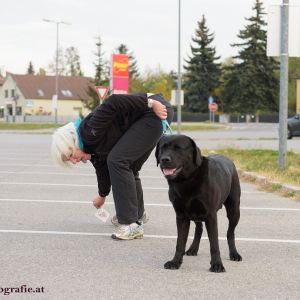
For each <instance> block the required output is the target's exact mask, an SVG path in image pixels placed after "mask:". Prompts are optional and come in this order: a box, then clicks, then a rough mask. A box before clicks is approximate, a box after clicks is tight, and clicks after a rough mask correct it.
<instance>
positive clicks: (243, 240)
mask: <svg viewBox="0 0 300 300" xmlns="http://www.w3.org/2000/svg"><path fill="white" fill-rule="evenodd" d="M0 233H3V234H6V233H8V234H9V233H10V234H11V233H18V234H49V235H77V236H78V235H79V236H111V233H99V232H78V231H53V230H51V231H48V230H14V229H0ZM144 237H145V238H154V239H176V238H177V236H175V235H144ZM189 239H193V237H192V236H189ZM202 239H203V240H207V239H208V238H207V237H202ZM219 240H220V241H227V239H226V238H225V237H219ZM236 241H242V242H262V243H290V244H300V240H283V239H256V238H236Z"/></svg>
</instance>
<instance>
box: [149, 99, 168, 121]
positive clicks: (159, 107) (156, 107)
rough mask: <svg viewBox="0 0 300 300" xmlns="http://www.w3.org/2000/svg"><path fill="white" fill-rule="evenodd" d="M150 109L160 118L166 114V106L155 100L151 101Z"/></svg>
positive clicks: (162, 118)
mask: <svg viewBox="0 0 300 300" xmlns="http://www.w3.org/2000/svg"><path fill="white" fill-rule="evenodd" d="M152 110H153V112H154V113H155V114H156V116H158V117H159V118H160V119H161V120H165V119H166V118H167V116H168V113H167V108H166V107H165V105H163V104H161V103H160V102H159V101H157V100H153V101H152Z"/></svg>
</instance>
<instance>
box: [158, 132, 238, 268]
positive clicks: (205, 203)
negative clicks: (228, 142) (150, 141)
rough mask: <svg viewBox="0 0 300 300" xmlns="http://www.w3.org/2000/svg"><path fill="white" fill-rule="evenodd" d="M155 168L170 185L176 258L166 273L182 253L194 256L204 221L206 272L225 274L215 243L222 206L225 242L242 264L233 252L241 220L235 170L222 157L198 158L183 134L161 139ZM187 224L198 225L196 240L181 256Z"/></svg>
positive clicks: (169, 264) (179, 259)
mask: <svg viewBox="0 0 300 300" xmlns="http://www.w3.org/2000/svg"><path fill="white" fill-rule="evenodd" d="M155 156H156V159H157V165H158V164H160V168H161V170H162V172H163V174H164V176H165V178H166V179H167V180H168V184H169V198H170V201H171V202H172V204H173V207H174V209H175V212H176V223H177V235H178V236H177V244H176V252H175V256H174V258H173V259H172V260H171V261H168V262H166V263H165V265H164V267H165V268H166V269H179V267H180V265H181V264H182V259H183V256H184V254H186V255H190V256H196V255H197V253H198V249H199V244H200V239H201V235H202V231H203V228H202V222H205V226H206V230H207V233H208V238H209V242H210V253H211V262H210V265H211V267H210V269H209V270H210V271H211V272H225V268H224V266H223V263H222V260H221V257H220V249H219V242H218V224H217V211H218V210H219V209H220V208H222V205H223V204H224V206H225V207H226V212H227V217H228V220H229V227H228V231H227V241H228V245H229V256H230V259H231V260H234V261H241V260H242V257H241V256H240V254H239V253H238V252H237V250H236V247H235V237H234V230H235V227H236V225H237V224H238V221H239V218H240V195H241V188H240V182H239V177H238V174H237V171H236V168H235V166H234V164H233V162H232V161H231V160H229V159H228V158H227V157H225V156H222V155H210V156H207V157H205V156H202V155H201V152H200V149H199V148H198V147H197V146H196V144H195V142H194V141H193V140H192V139H191V138H189V137H187V136H185V135H169V136H163V137H162V138H161V139H160V141H159V143H158V144H157V147H156V151H155ZM190 221H194V222H195V224H196V229H195V236H194V240H193V242H192V244H191V246H190V248H189V249H188V250H187V251H186V252H185V247H186V242H187V239H188V234H189V228H190Z"/></svg>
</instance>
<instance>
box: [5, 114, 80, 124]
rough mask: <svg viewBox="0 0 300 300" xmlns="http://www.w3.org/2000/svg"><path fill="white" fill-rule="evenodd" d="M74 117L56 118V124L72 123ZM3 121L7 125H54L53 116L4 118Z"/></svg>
mask: <svg viewBox="0 0 300 300" xmlns="http://www.w3.org/2000/svg"><path fill="white" fill-rule="evenodd" d="M75 119H76V117H74V116H57V123H59V124H64V123H68V122H71V121H74V120H75ZM5 121H6V122H8V123H49V124H50V123H55V117H54V116H43V115H40V116H39V115H37V116H6V118H5Z"/></svg>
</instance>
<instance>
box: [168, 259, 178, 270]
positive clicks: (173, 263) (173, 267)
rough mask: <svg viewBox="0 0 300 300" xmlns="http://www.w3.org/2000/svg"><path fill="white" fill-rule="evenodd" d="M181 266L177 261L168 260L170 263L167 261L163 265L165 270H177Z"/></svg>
mask: <svg viewBox="0 0 300 300" xmlns="http://www.w3.org/2000/svg"><path fill="white" fill-rule="evenodd" d="M180 266H181V263H180V262H178V261H173V260H170V261H167V262H166V263H165V264H164V267H165V269H168V270H177V269H179V268H180Z"/></svg>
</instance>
